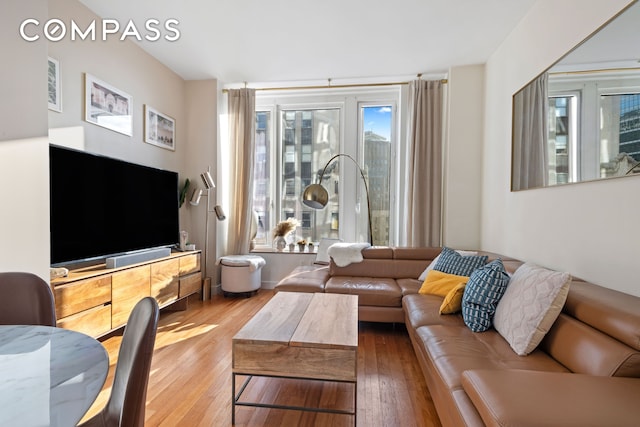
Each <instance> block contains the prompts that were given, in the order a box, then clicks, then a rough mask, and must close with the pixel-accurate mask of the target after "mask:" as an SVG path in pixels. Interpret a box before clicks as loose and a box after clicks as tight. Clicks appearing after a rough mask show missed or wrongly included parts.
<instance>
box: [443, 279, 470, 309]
mask: <svg viewBox="0 0 640 427" xmlns="http://www.w3.org/2000/svg"><path fill="white" fill-rule="evenodd" d="M466 287H467V284H466V283H458V285H456V287H455V288H453V289H451V290H450V291H449V293H448V294H447V295H445V297H444V301H442V305H440V314H454V313H457V312H459V311H460V310H462V297H463V296H464V289H465V288H466Z"/></svg>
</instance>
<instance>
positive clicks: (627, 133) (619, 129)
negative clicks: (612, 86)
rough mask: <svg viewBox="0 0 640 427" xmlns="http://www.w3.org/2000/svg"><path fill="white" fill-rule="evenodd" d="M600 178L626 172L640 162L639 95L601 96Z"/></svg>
mask: <svg viewBox="0 0 640 427" xmlns="http://www.w3.org/2000/svg"><path fill="white" fill-rule="evenodd" d="M600 119H601V125H600V177H601V178H606V177H609V176H620V175H626V174H627V172H628V171H629V170H630V169H631V167H632V166H633V165H634V164H635V162H637V161H640V94H637V93H633V94H621V95H606V94H605V95H601V96H600Z"/></svg>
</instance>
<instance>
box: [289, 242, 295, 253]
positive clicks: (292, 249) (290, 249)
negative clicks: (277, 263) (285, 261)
mask: <svg viewBox="0 0 640 427" xmlns="http://www.w3.org/2000/svg"><path fill="white" fill-rule="evenodd" d="M295 250H296V245H294V244H293V243H289V252H293V251H295Z"/></svg>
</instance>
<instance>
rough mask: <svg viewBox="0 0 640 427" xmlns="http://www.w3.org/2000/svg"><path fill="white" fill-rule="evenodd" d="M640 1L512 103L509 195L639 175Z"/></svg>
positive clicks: (531, 85) (516, 97)
mask: <svg viewBox="0 0 640 427" xmlns="http://www.w3.org/2000/svg"><path fill="white" fill-rule="evenodd" d="M638 22H640V2H638V1H635V2H634V3H632V4H631V5H630V6H629V7H628V8H627V9H626V10H624V11H623V12H622V13H620V14H619V15H618V16H617V17H616V18H615V19H613V20H611V21H610V22H609V23H608V24H607V25H605V26H604V27H602V28H601V29H600V30H599V31H598V32H596V33H595V34H594V35H592V36H591V37H590V38H589V39H587V40H586V41H585V42H583V43H582V44H580V45H579V46H578V47H577V48H575V49H574V50H572V51H571V52H570V53H569V54H567V55H566V56H564V57H563V58H562V59H561V60H560V61H558V62H557V63H556V64H554V65H553V66H552V67H551V68H549V69H548V70H547V71H545V72H544V73H543V74H541V75H540V76H538V77H537V78H536V79H534V80H533V81H532V82H530V83H529V84H528V85H527V86H525V87H524V88H522V89H521V90H520V91H519V92H518V93H516V94H515V95H514V97H513V151H512V174H511V189H512V190H513V191H516V190H524V189H528V188H538V187H546V186H550V185H557V184H567V183H573V182H581V181H591V180H595V179H601V178H609V177H616V176H629V175H634V174H637V173H640V31H638Z"/></svg>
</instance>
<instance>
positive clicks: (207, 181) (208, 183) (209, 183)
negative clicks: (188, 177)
mask: <svg viewBox="0 0 640 427" xmlns="http://www.w3.org/2000/svg"><path fill="white" fill-rule="evenodd" d="M200 178H202V182H203V183H204V188H206V189H207V190H210V189H212V188H216V185H215V184H214V183H213V178H211V173H209V171H207V172H202V173H201V174H200Z"/></svg>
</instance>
